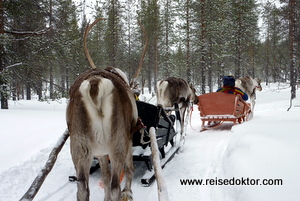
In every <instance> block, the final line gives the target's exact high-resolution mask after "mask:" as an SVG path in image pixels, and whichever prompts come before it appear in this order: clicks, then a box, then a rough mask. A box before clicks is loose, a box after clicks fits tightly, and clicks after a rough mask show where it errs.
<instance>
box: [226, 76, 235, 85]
mask: <svg viewBox="0 0 300 201" xmlns="http://www.w3.org/2000/svg"><path fill="white" fill-rule="evenodd" d="M223 86H233V87H234V86H235V79H234V77H233V76H224V77H223Z"/></svg>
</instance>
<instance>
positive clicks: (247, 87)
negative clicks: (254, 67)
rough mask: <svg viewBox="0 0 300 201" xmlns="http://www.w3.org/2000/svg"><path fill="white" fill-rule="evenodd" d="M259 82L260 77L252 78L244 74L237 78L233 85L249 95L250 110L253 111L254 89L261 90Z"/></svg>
mask: <svg viewBox="0 0 300 201" xmlns="http://www.w3.org/2000/svg"><path fill="white" fill-rule="evenodd" d="M260 83H261V79H259V78H254V79H253V78H252V77H251V76H250V75H246V76H245V77H243V78H238V79H236V80H235V86H236V87H238V88H240V89H241V90H243V91H244V92H245V93H246V94H248V96H249V97H250V102H251V110H252V112H253V111H254V106H255V99H256V90H258V91H261V90H262V87H261V85H260Z"/></svg>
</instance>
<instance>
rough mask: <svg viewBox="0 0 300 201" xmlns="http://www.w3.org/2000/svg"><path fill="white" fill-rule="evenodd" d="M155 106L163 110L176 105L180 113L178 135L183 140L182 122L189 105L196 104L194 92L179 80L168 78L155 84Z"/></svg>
mask: <svg viewBox="0 0 300 201" xmlns="http://www.w3.org/2000/svg"><path fill="white" fill-rule="evenodd" d="M156 89H157V105H160V106H162V107H163V108H167V107H174V104H175V103H177V104H178V106H179V113H180V128H181V129H180V134H181V139H182V138H184V136H183V135H184V132H185V131H184V121H185V115H186V111H187V109H189V106H190V103H191V102H193V103H194V104H197V103H198V98H197V95H196V94H195V92H196V90H195V89H194V88H193V87H192V86H190V85H189V84H188V82H187V81H186V80H184V79H181V78H176V77H169V78H166V79H164V80H161V81H159V82H158V83H157V86H156Z"/></svg>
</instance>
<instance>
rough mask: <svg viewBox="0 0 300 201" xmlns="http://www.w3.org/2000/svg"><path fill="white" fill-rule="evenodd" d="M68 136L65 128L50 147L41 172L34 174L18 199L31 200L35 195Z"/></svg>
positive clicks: (22, 200) (21, 200)
mask: <svg viewBox="0 0 300 201" xmlns="http://www.w3.org/2000/svg"><path fill="white" fill-rule="evenodd" d="M68 137H69V131H68V130H66V131H65V132H64V133H63V135H62V136H61V137H60V138H59V140H58V142H57V143H56V145H55V147H54V148H53V149H52V151H51V153H50V155H49V158H48V160H47V162H46V164H45V166H44V167H43V169H42V170H41V172H40V173H39V174H38V175H37V176H36V178H35V180H34V181H33V182H32V184H31V186H30V188H29V189H28V191H27V192H26V193H25V194H24V195H23V197H22V198H21V199H20V201H30V200H33V198H34V197H35V196H36V194H37V193H38V191H39V190H40V188H41V186H42V184H43V183H44V181H45V179H46V177H47V176H48V174H49V173H50V171H51V170H52V168H53V166H54V164H55V162H56V159H57V156H58V154H59V152H60V151H61V149H62V147H63V146H64V144H65V142H66V141H67V139H68Z"/></svg>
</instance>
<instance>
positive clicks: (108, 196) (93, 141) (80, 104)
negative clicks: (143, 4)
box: [67, 19, 138, 201]
mask: <svg viewBox="0 0 300 201" xmlns="http://www.w3.org/2000/svg"><path fill="white" fill-rule="evenodd" d="M100 20H101V19H98V20H96V21H95V22H94V23H92V24H91V25H90V26H88V27H87V29H86V32H85V35H84V48H85V53H86V55H87V58H88V60H89V62H90V64H91V66H92V67H93V68H94V69H91V70H87V71H86V72H84V73H82V74H81V75H79V76H78V78H77V79H76V80H75V82H74V83H73V85H72V86H71V88H70V92H69V93H70V102H69V104H68V107H67V124H68V130H69V133H70V144H71V155H72V160H73V163H74V166H75V169H76V176H77V200H78V201H87V200H89V195H90V191H89V171H90V166H91V162H92V160H93V158H94V157H96V158H98V160H99V164H100V167H101V174H102V180H103V184H104V191H105V198H104V200H105V201H120V200H121V199H122V200H123V201H125V200H132V191H131V183H132V176H133V160H132V134H133V133H134V131H135V127H136V124H137V118H138V113H137V107H136V102H135V99H134V95H133V92H132V91H131V89H130V87H129V82H128V80H127V78H126V75H125V74H124V73H123V72H122V71H121V70H119V69H117V68H112V67H109V68H106V69H104V70H102V69H96V68H95V64H94V63H93V62H92V60H91V57H90V55H89V53H88V51H87V48H86V38H87V33H88V31H89V30H90V29H91V27H92V26H94V25H95V24H96V23H97V22H98V21H100ZM109 162H110V165H109ZM123 169H125V186H124V188H123V190H122V192H121V188H120V175H121V172H122V170H123Z"/></svg>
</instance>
